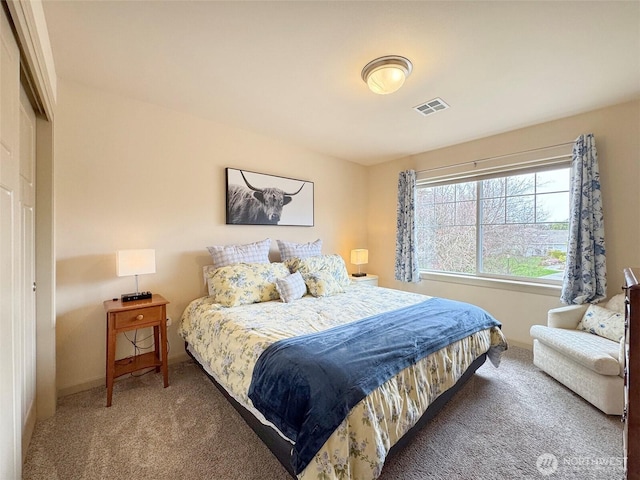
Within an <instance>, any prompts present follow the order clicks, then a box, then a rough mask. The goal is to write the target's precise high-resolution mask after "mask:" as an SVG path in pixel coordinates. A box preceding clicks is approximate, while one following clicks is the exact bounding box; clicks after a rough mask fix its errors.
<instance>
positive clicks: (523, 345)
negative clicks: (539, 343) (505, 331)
mask: <svg viewBox="0 0 640 480" xmlns="http://www.w3.org/2000/svg"><path fill="white" fill-rule="evenodd" d="M507 344H509V345H513V346H514V347H519V348H524V349H525V350H530V351H533V344H532V343H523V342H518V341H516V340H509V339H508V338H507Z"/></svg>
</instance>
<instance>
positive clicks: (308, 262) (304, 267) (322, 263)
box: [284, 255, 351, 287]
mask: <svg viewBox="0 0 640 480" xmlns="http://www.w3.org/2000/svg"><path fill="white" fill-rule="evenodd" d="M284 263H285V265H286V266H287V267H289V270H290V271H291V272H292V273H293V272H300V273H301V274H302V276H303V277H304V274H305V273H316V272H326V273H328V274H329V275H331V276H332V277H333V278H334V279H335V280H336V282H338V284H339V285H340V286H341V287H346V286H348V285H349V284H350V283H351V281H350V280H349V273H348V272H347V266H346V265H345V263H344V260H343V259H342V257H341V256H340V255H316V256H314V257H307V258H290V259H288V260H287V261H285V262H284ZM307 286H308V285H307Z"/></svg>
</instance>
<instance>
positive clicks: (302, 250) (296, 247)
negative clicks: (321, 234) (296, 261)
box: [276, 239, 322, 262]
mask: <svg viewBox="0 0 640 480" xmlns="http://www.w3.org/2000/svg"><path fill="white" fill-rule="evenodd" d="M276 242H278V250H280V260H281V261H283V262H284V261H285V260H288V259H290V258H307V257H314V256H316V255H321V251H322V240H320V239H317V240H316V241H315V242H309V243H295V242H285V241H284V240H276Z"/></svg>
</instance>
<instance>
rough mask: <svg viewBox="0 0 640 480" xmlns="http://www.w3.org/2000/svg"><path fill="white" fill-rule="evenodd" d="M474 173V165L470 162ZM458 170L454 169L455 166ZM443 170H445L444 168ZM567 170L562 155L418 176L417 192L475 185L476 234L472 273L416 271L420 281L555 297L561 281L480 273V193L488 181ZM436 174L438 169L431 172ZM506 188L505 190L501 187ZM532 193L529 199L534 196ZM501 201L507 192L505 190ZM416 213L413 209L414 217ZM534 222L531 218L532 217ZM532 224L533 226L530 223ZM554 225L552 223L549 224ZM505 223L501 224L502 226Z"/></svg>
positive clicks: (567, 158) (568, 163)
mask: <svg viewBox="0 0 640 480" xmlns="http://www.w3.org/2000/svg"><path fill="white" fill-rule="evenodd" d="M472 163H473V167H474V169H475V168H477V163H476V162H472ZM455 166H458V165H455ZM445 168H446V167H445ZM564 168H568V169H569V174H570V175H572V171H571V154H570V153H563V154H559V155H556V156H553V157H551V158H544V159H538V160H536V159H534V160H529V161H526V162H522V163H516V164H513V163H512V164H507V165H499V166H494V167H489V168H485V169H482V170H481V171H477V170H476V171H474V170H471V171H462V172H458V173H455V174H451V175H440V176H437V177H429V175H428V172H429V171H426V174H425V172H421V173H422V175H421V176H419V177H418V181H417V182H416V183H417V185H416V186H417V188H418V189H421V188H428V187H436V186H441V185H452V184H457V183H465V182H478V183H477V187H476V198H475V201H476V218H475V221H476V225H475V227H476V232H475V257H476V258H475V267H474V268H475V273H462V272H447V271H440V270H429V269H426V268H422V267H421V268H420V277H421V278H422V279H425V280H434V281H444V282H451V283H458V284H466V285H475V286H482V287H490V288H502V289H507V290H516V291H526V292H530V293H536V294H542V295H557V294H558V292H559V291H560V290H561V288H562V280H553V279H542V278H535V277H519V276H511V275H501V274H494V273H486V272H482V271H481V267H482V245H483V244H482V240H483V239H482V233H483V232H482V230H483V228H482V226H483V224H482V218H481V192H480V185H481V183H479V182H481V181H482V180H487V179H492V178H505V177H510V176H517V175H524V174H528V173H540V172H545V171H552V170H559V169H564ZM435 170H438V169H435ZM505 188H506V186H505ZM568 192H569V195H571V178H570V182H569V189H568ZM536 194H537V193H536V191H535V190H534V193H533V195H536ZM505 198H507V192H506V190H505ZM419 213H420V212H419V211H418V210H417V209H416V214H419ZM534 219H535V217H534ZM534 223H536V222H534ZM551 223H554V222H551ZM507 224H508V222H506V220H505V225H507Z"/></svg>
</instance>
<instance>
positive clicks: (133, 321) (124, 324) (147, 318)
mask: <svg viewBox="0 0 640 480" xmlns="http://www.w3.org/2000/svg"><path fill="white" fill-rule="evenodd" d="M114 315H115V317H116V318H115V327H116V330H119V329H121V328H140V327H144V326H145V325H147V324H150V323H155V324H156V325H157V324H158V321H160V319H161V318H162V306H157V307H142V308H136V309H134V310H126V311H124V312H116V313H115V314H114Z"/></svg>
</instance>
